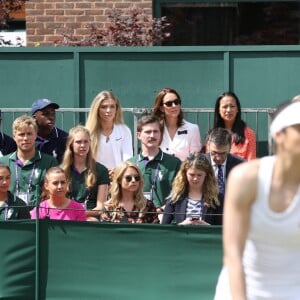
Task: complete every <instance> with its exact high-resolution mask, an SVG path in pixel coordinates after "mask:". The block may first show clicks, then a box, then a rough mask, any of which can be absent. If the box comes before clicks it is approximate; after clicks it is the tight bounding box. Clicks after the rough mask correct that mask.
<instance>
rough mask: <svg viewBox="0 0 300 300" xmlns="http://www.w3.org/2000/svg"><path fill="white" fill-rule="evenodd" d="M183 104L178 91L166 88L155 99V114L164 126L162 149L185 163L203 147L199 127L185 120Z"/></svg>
mask: <svg viewBox="0 0 300 300" xmlns="http://www.w3.org/2000/svg"><path fill="white" fill-rule="evenodd" d="M181 103H182V100H181V98H180V96H179V94H178V93H177V91H175V90H174V89H171V88H164V89H162V90H160V91H159V92H158V93H157V95H156V97H155V103H154V108H153V113H154V115H155V116H156V117H158V118H159V120H160V121H161V122H162V124H163V126H164V131H163V137H162V141H161V144H160V148H161V149H162V151H164V152H166V153H168V154H172V155H175V156H177V157H178V158H180V159H181V160H182V161H183V160H185V159H186V158H187V157H188V155H189V154H190V153H192V152H199V151H200V150H201V147H202V146H201V137H200V130H199V127H198V125H197V124H193V123H190V122H188V121H186V120H185V119H184V118H183V112H182V109H181Z"/></svg>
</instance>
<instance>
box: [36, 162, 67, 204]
mask: <svg viewBox="0 0 300 300" xmlns="http://www.w3.org/2000/svg"><path fill="white" fill-rule="evenodd" d="M53 173H55V174H64V175H65V177H66V181H67V186H68V187H67V189H68V188H69V184H68V183H69V181H68V179H67V176H66V173H65V171H64V170H63V169H62V168H61V167H57V166H56V167H51V168H50V169H48V170H47V172H46V174H45V176H44V184H43V189H42V194H41V201H43V200H46V199H48V198H49V192H48V191H47V190H46V188H45V184H46V183H48V182H49V177H50V175H51V174H53Z"/></svg>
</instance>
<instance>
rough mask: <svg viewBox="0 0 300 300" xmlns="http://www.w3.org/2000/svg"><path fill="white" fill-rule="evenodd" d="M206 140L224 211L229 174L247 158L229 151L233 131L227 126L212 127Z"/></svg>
mask: <svg viewBox="0 0 300 300" xmlns="http://www.w3.org/2000/svg"><path fill="white" fill-rule="evenodd" d="M206 141H207V149H208V153H207V154H206V155H207V157H208V159H209V160H210V161H211V164H212V166H213V169H214V171H215V175H216V179H217V181H218V186H219V201H220V203H221V208H222V211H223V205H224V194H225V187H226V179H227V177H228V174H229V173H230V171H231V170H232V169H233V168H234V167H235V166H236V165H238V164H240V163H242V162H244V161H245V160H244V159H243V158H241V157H238V156H236V155H233V154H231V153H229V152H230V146H231V133H230V132H229V131H228V130H227V129H225V128H221V127H217V128H214V129H211V130H210V131H209V132H208V134H207V138H206ZM220 224H222V218H221V220H220Z"/></svg>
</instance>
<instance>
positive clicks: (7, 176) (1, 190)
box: [0, 163, 30, 221]
mask: <svg viewBox="0 0 300 300" xmlns="http://www.w3.org/2000/svg"><path fill="white" fill-rule="evenodd" d="M10 182H11V173H10V168H9V167H8V166H7V165H5V164H2V163H0V220H1V221H8V220H18V219H30V214H29V208H28V206H26V203H25V202H24V201H23V200H21V199H20V198H18V197H14V195H13V194H12V193H11V192H10V191H9V190H8V189H9V186H10Z"/></svg>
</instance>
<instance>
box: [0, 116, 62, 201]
mask: <svg viewBox="0 0 300 300" xmlns="http://www.w3.org/2000/svg"><path fill="white" fill-rule="evenodd" d="M12 127H13V128H12V131H13V137H14V140H15V142H16V144H17V151H15V152H13V153H11V154H7V155H5V156H3V157H0V162H2V163H4V164H6V165H8V166H9V168H10V171H11V179H12V180H11V184H10V188H9V190H10V191H11V193H12V194H13V195H16V196H17V197H19V198H21V199H22V200H23V201H24V202H25V203H26V204H27V205H30V206H35V205H36V203H37V202H38V201H40V198H41V191H42V184H43V179H44V176H45V173H46V171H47V170H48V169H49V168H51V167H53V166H57V161H56V159H55V158H54V157H53V156H50V155H48V154H45V153H41V152H40V151H38V150H36V148H35V144H34V143H35V139H36V137H37V125H36V122H35V120H34V119H33V118H31V117H29V116H26V115H23V116H20V117H18V118H16V119H15V120H14V122H13V126H12Z"/></svg>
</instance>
